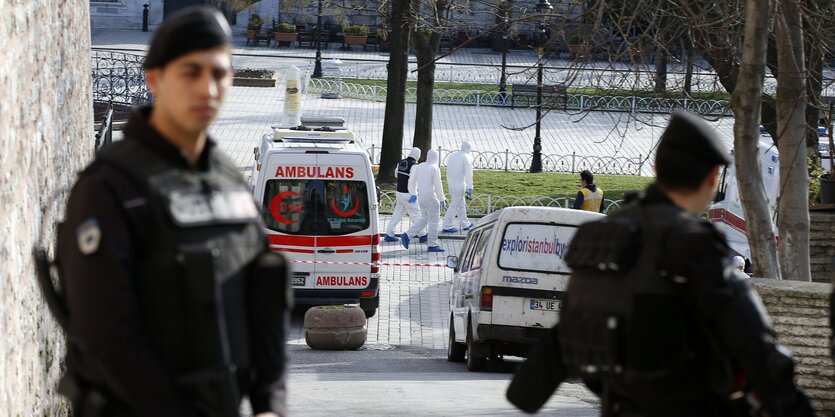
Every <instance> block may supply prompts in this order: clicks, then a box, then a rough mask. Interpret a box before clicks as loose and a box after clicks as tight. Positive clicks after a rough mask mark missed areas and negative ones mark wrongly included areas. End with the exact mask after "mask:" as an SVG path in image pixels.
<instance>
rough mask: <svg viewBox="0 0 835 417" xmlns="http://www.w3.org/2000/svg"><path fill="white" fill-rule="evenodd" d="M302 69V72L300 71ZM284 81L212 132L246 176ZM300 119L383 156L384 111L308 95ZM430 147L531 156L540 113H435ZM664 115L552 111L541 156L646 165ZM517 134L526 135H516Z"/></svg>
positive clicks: (724, 129) (451, 109)
mask: <svg viewBox="0 0 835 417" xmlns="http://www.w3.org/2000/svg"><path fill="white" fill-rule="evenodd" d="M303 69H304V68H303ZM281 81H282V80H279V83H278V84H279V85H278V86H277V87H275V88H255V87H233V88H232V89H231V91H230V92H229V95H228V96H227V100H226V103H225V104H224V107H223V109H222V111H221V113H220V115H219V117H218V120H217V121H216V122H215V124H214V125H213V127H212V129H211V133H212V135H213V136H214V137H215V138H217V139H218V140H219V142H220V146H221V148H222V149H223V150H224V151H226V152H228V153H229V155H230V156H232V158H233V159H234V160H235V161H236V162H237V163H238V165H239V166H240V167H241V168H242V169H251V166H252V162H253V159H252V158H253V153H252V150H253V148H254V147H256V146H258V145H259V143H260V140H261V139H260V138H261V137H262V136H263V135H264V134H269V133H270V132H271V126H272V125H274V124H276V123H277V122H278V121H279V116H280V113H281V109H282V106H283V99H284V97H283V96H284V94H283V89H282V82H281ZM302 105H303V108H304V110H303V112H304V114H307V115H327V116H342V117H344V118H345V120H346V124H347V126H348V128H349V129H350V130H351V131H352V132H354V134H355V136H356V137H357V138H358V140H359V143H360V144H361V145H362V146H363V147H365V148H367V149H370V148H371V146H372V145H373V146H375V147H376V148H377V150H378V152H379V147H380V146H381V144H382V130H383V120H384V118H385V103H378V102H371V101H363V100H354V99H338V100H329V99H322V98H319V96H318V95H313V94H306V95H304V100H303V103H302ZM433 116H434V119H433V123H432V128H433V139H432V140H433V145H434V146H436V147H438V146H440V147H442V148H443V149H458V148H459V146H460V143H461V141H462V140H465V139H466V140H469V141H470V142H471V143H472V145H473V150H474V151H475V152H496V153H503V152H505V151H506V150H507V151H509V152H511V153H518V154H525V155H527V154H529V153H530V152H531V148H532V145H533V136H534V128H533V127H532V126H531V125H532V124H533V123H534V121H535V120H536V112H535V110H533V109H526V108H522V109H520V108H516V109H509V108H500V107H475V106H454V105H436V106H434V115H433ZM666 118H667V116H666V115H657V114H643V113H636V114H630V113H615V112H588V113H580V114H571V113H565V112H563V111H551V112H548V113H545V116H544V117H543V118H542V123H541V124H542V133H541V136H542V149H543V150H542V152H543V154H544V155H567V156H570V155H571V154H572V152H574V153H576V154H577V156H578V157H592V159H593V158H596V157H606V156H617V157H628V158H637V157H638V156H641V157H642V158H646V157H647V155H651V154H652V152H653V149H654V146H655V143H656V142H657V141H658V139H659V138H660V135H661V133H662V131H663V129H664V127H665V126H666ZM414 119H415V105H414V104H407V105H406V122H405V125H404V126H403V132H404V139H403V146H404V147H409V146H410V145H411V143H412V132H413V126H414ZM713 125H714V126H716V128H717V129H718V131H719V133H720V134H721V136H722V137H724V138H725V139H726V142H727V143H728V144H729V145H730V144H732V143H733V119H731V118H720V119H718V120H717V121H716V122H713ZM515 128H525V129H524V130H516V129H515ZM642 174H643V175H652V172H651V163H644V165H643V172H642Z"/></svg>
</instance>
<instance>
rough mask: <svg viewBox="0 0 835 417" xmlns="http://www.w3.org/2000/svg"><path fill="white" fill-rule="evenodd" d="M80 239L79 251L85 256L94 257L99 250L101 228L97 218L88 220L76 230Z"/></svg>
mask: <svg viewBox="0 0 835 417" xmlns="http://www.w3.org/2000/svg"><path fill="white" fill-rule="evenodd" d="M75 235H76V237H77V238H78V250H79V251H80V252H81V253H82V254H84V255H92V254H94V253H96V251H98V250H99V244H100V243H101V227H99V221H98V219H96V218H95V217H91V218H89V219H87V220H86V221H85V222H84V223H81V224H80V225H79V226H78V228H76V229H75Z"/></svg>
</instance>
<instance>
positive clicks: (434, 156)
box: [409, 149, 446, 201]
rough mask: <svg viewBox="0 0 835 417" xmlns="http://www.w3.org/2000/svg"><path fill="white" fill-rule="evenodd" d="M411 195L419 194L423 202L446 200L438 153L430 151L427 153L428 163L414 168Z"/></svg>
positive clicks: (410, 181) (411, 178) (410, 186)
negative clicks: (425, 200) (426, 200)
mask: <svg viewBox="0 0 835 417" xmlns="http://www.w3.org/2000/svg"><path fill="white" fill-rule="evenodd" d="M409 194H417V196H418V198H420V199H421V200H424V199H437V200H438V201H443V200H446V197H444V187H443V184H441V169H440V168H439V167H438V151H436V150H434V149H430V150H429V152H427V153H426V162H424V163H422V164H419V165H416V166H415V167H414V168H412V175H411V176H409Z"/></svg>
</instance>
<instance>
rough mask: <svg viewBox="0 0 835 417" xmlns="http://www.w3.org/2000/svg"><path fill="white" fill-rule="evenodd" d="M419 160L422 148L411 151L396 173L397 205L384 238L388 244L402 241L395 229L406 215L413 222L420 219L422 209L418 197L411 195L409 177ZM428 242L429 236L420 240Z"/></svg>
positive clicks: (402, 160)
mask: <svg viewBox="0 0 835 417" xmlns="http://www.w3.org/2000/svg"><path fill="white" fill-rule="evenodd" d="M418 159H420V148H412V149H410V150H409V156H407V157H406V158H403V159H401V160H400V162H398V163H397V168H396V169H395V171H394V173H395V174H396V176H397V189H396V190H395V191H396V193H395V205H394V211H393V212H392V214H391V218H390V219H389V224H388V226H386V234H385V236H383V240H384V241H386V242H399V241H400V239H399V238H397V237H396V236H394V228H395V227H396V226H397V225H398V224H400V221H401V220H402V219H403V215H404V214H408V215H409V218H410V219H411V220H412V221H413V222H414V221H417V219H418V218H420V207H419V206H418V204H417V196H412V195H410V194H409V177H410V176H411V174H412V167H414V166H415V165H417V163H418V162H417V161H418ZM427 240H428V236H427V235H423V236H421V237H420V239H419V241H420V242H421V243H425V242H426V241H427Z"/></svg>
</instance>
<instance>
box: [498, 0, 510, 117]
mask: <svg viewBox="0 0 835 417" xmlns="http://www.w3.org/2000/svg"><path fill="white" fill-rule="evenodd" d="M509 13H510V12H509V11H507V10H505V12H504V25H503V26H504V27H503V32H502V76H501V78H500V79H499V95H500V96H501V97H502V101H503V102H504V101H505V100H507V49H508V43H509V42H508V38H507V32H508V31H510V19H508V14H509Z"/></svg>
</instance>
